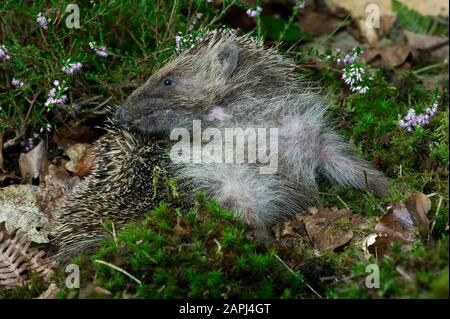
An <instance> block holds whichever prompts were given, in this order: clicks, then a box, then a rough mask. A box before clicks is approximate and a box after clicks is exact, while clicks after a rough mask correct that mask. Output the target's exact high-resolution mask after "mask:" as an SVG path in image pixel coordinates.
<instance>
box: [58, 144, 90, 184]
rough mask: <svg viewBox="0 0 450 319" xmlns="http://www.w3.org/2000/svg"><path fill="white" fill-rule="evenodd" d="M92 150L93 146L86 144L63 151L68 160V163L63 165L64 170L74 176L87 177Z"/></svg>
mask: <svg viewBox="0 0 450 319" xmlns="http://www.w3.org/2000/svg"><path fill="white" fill-rule="evenodd" d="M92 150H93V145H92V144H86V143H78V144H74V145H71V146H70V147H68V148H67V149H65V153H66V155H67V156H68V157H69V158H70V161H69V162H67V163H66V165H65V167H66V169H67V170H68V171H69V172H72V173H73V174H74V175H76V176H80V177H82V176H86V175H88V174H89V173H90V172H91V169H92V165H93V159H94V157H93V156H92Z"/></svg>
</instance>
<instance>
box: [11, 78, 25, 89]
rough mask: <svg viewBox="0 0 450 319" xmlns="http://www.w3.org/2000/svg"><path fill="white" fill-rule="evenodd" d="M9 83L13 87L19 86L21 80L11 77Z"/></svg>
mask: <svg viewBox="0 0 450 319" xmlns="http://www.w3.org/2000/svg"><path fill="white" fill-rule="evenodd" d="M11 85H12V86H14V87H15V88H21V87H22V86H23V82H22V81H20V80H17V79H12V81H11Z"/></svg>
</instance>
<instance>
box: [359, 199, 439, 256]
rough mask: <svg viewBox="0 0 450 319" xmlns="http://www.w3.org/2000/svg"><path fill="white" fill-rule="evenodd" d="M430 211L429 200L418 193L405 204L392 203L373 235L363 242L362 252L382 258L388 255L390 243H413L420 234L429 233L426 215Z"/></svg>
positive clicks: (428, 222)
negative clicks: (375, 254)
mask: <svg viewBox="0 0 450 319" xmlns="http://www.w3.org/2000/svg"><path fill="white" fill-rule="evenodd" d="M430 209H431V202H430V200H429V198H428V197H427V196H426V195H425V194H423V193H419V192H416V193H414V194H413V195H412V197H411V198H410V199H409V200H408V201H407V202H406V203H402V202H397V203H394V204H393V205H392V206H391V207H389V209H388V211H387V214H386V215H385V216H383V217H382V218H381V219H380V221H379V222H378V224H377V225H376V226H375V228H374V232H375V233H374V234H370V235H369V236H367V237H366V239H365V240H364V242H363V250H364V251H365V252H366V253H372V254H374V253H377V255H378V256H380V257H382V256H383V255H385V254H389V252H390V244H391V242H392V241H397V242H400V243H402V244H403V245H406V246H407V245H410V244H412V243H414V242H415V241H416V240H418V238H419V236H418V235H419V233H420V232H422V234H424V235H426V234H427V233H428V231H429V225H430V221H429V220H428V218H427V216H426V213H427V212H428V211H429V210H430Z"/></svg>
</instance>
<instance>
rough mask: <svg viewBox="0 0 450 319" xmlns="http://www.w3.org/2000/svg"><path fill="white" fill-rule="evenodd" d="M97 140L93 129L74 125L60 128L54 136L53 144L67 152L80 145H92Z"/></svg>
mask: <svg viewBox="0 0 450 319" xmlns="http://www.w3.org/2000/svg"><path fill="white" fill-rule="evenodd" d="M94 140H95V136H94V133H93V132H92V130H91V128H90V127H88V126H85V125H78V124H72V125H69V126H65V127H61V128H58V129H57V130H56V131H55V133H54V134H53V142H55V144H56V145H58V147H60V148H61V149H63V150H66V149H67V148H69V147H70V146H72V145H74V144H79V143H88V144H90V143H92V142H93V141H94Z"/></svg>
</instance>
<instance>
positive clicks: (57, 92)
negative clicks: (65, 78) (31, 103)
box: [45, 80, 68, 112]
mask: <svg viewBox="0 0 450 319" xmlns="http://www.w3.org/2000/svg"><path fill="white" fill-rule="evenodd" d="M67 89H68V87H67V86H66V83H65V82H62V83H60V81H59V80H54V81H53V87H52V88H51V89H50V90H49V92H48V95H47V101H46V102H45V106H46V107H47V112H49V111H50V110H52V109H54V108H55V107H56V106H64V105H65V104H66V102H67V95H66V94H65V92H66V91H67Z"/></svg>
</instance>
